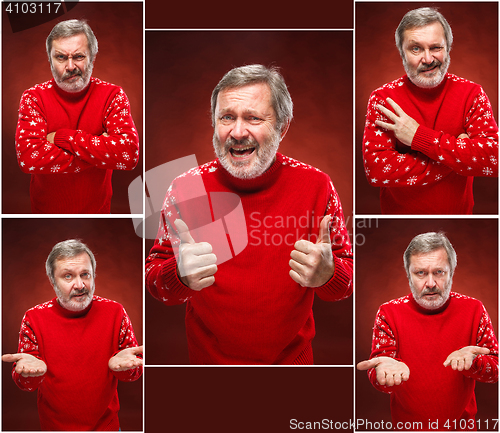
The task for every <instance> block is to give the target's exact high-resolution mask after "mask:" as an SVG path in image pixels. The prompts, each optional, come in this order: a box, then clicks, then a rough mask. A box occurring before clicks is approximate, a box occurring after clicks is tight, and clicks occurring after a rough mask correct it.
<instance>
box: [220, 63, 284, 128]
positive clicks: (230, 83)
mask: <svg viewBox="0 0 500 433" xmlns="http://www.w3.org/2000/svg"><path fill="white" fill-rule="evenodd" d="M256 83H266V84H268V85H269V88H270V89H271V103H272V106H273V109H274V112H275V113H276V129H277V130H280V131H282V130H283V128H284V127H285V126H286V125H287V124H288V123H289V122H290V121H291V120H292V118H293V102H292V98H291V96H290V93H289V92H288V89H287V87H286V84H285V80H284V78H283V76H282V75H281V74H280V73H279V72H278V68H275V67H271V68H266V67H265V66H262V65H247V66H240V67H238V68H234V69H231V70H230V71H229V72H227V73H226V75H224V77H222V80H220V81H219V84H217V86H215V89H214V90H213V92H212V100H211V106H212V126H215V109H216V107H217V97H218V96H219V93H220V92H221V91H222V90H225V89H229V88H234V87H243V86H246V85H248V84H256Z"/></svg>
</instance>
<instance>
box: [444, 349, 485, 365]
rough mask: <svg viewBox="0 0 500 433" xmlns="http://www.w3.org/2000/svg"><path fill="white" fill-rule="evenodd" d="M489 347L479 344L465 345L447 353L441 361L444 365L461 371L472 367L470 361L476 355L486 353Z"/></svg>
mask: <svg viewBox="0 0 500 433" xmlns="http://www.w3.org/2000/svg"><path fill="white" fill-rule="evenodd" d="M488 353H490V349H488V348H487V347H480V346H465V347H462V348H461V349H459V350H455V351H454V352H451V353H450V354H449V355H448V358H446V361H444V362H443V365H444V366H445V367H448V366H450V367H451V368H452V369H453V370H458V371H463V370H469V369H470V368H471V367H472V361H474V358H475V357H476V356H477V355H488Z"/></svg>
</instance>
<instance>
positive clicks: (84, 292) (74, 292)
mask: <svg viewBox="0 0 500 433" xmlns="http://www.w3.org/2000/svg"><path fill="white" fill-rule="evenodd" d="M89 293H90V291H89V289H87V288H86V287H84V288H83V289H82V290H72V291H71V293H70V295H69V297H70V298H73V297H74V296H80V295H88V294H89Z"/></svg>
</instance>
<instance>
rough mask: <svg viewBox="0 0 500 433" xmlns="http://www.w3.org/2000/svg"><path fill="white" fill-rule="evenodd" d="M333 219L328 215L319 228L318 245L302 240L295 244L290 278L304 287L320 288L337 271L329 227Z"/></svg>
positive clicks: (291, 255)
mask: <svg viewBox="0 0 500 433" xmlns="http://www.w3.org/2000/svg"><path fill="white" fill-rule="evenodd" d="M331 220H332V217H331V216H330V215H326V216H325V217H323V219H322V220H321V223H320V226H319V237H318V240H317V241H316V243H315V244H314V243H312V242H309V241H306V240H304V239H301V240H299V241H297V242H295V245H294V248H295V249H294V250H293V251H292V252H291V254H290V257H291V260H290V262H289V264H290V268H291V269H290V277H291V278H292V280H293V281H295V282H296V283H299V284H300V285H301V286H302V287H319V286H322V285H323V284H325V283H326V282H327V281H328V280H329V279H330V278H331V277H332V276H333V272H334V271H335V264H334V262H333V254H332V244H331V242H330V230H329V225H330V221H331Z"/></svg>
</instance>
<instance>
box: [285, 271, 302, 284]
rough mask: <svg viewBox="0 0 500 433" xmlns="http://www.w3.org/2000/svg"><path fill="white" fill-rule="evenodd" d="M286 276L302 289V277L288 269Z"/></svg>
mask: <svg viewBox="0 0 500 433" xmlns="http://www.w3.org/2000/svg"><path fill="white" fill-rule="evenodd" d="M288 275H290V277H291V278H292V280H293V281H295V282H296V283H298V284H300V285H301V286H302V287H304V284H303V281H302V277H301V276H300V274H299V273H298V272H296V271H294V270H293V269H290V272H289V273H288Z"/></svg>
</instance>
